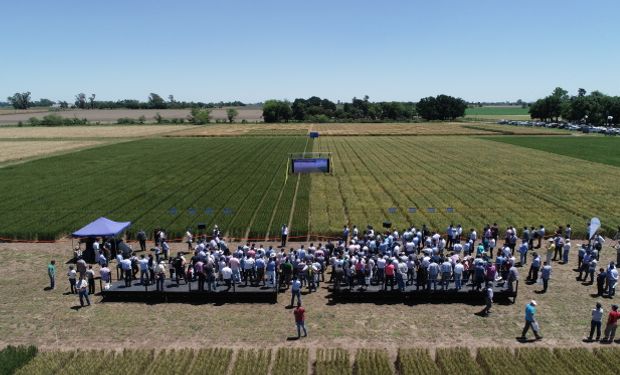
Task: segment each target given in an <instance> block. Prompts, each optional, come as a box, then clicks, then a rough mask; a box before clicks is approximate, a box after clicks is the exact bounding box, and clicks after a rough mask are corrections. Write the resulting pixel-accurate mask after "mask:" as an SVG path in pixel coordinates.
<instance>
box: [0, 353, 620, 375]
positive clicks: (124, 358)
mask: <svg viewBox="0 0 620 375" xmlns="http://www.w3.org/2000/svg"><path fill="white" fill-rule="evenodd" d="M5 350H6V349H5ZM20 350H21V351H23V352H24V354H26V355H28V356H26V357H25V358H19V359H22V360H23V362H17V363H16V365H17V366H13V369H11V370H12V371H5V372H3V374H13V373H15V374H18V375H30V374H32V375H46V374H52V373H65V374H74V373H75V374H98V373H101V372H104V371H105V370H106V369H107V368H109V367H110V365H111V364H110V362H112V363H113V364H114V368H115V369H116V370H117V371H120V372H122V373H124V374H141V373H154V374H167V373H170V372H172V371H175V372H174V373H179V374H180V373H190V374H191V373H204V372H209V373H215V374H226V373H229V372H230V373H232V374H242V375H243V374H249V375H254V374H271V375H309V374H316V375H332V374H333V375H341V374H352V373H355V374H356V375H358V374H359V375H365V374H368V375H392V374H400V375H416V374H429V375H432V374H436V375H440V374H456V373H462V374H467V375H470V374H473V375H494V374H506V373H509V374H517V375H521V374H523V375H530V374H535V373H538V371H543V370H544V373H546V374H560V373H566V372H570V371H579V372H578V373H581V374H587V373H590V370H592V371H594V372H592V373H595V374H601V375H607V374H609V375H611V374H615V373H617V371H618V370H620V359H618V356H620V350H618V349H604V350H602V351H595V352H594V353H593V352H591V351H589V350H588V349H583V348H579V349H556V350H553V351H552V350H549V349H546V348H536V349H533V348H528V349H516V350H515V351H512V350H509V349H500V348H480V349H478V350H477V351H476V353H475V354H474V355H472V354H470V353H469V352H468V349H467V348H458V347H457V348H452V349H438V353H437V354H436V360H434V359H433V358H432V357H431V355H430V352H429V351H428V350H423V349H400V350H399V351H398V358H397V360H396V361H395V362H393V361H391V360H390V359H389V358H388V355H387V352H386V351H384V350H373V349H359V350H357V351H355V352H353V353H350V352H348V351H344V350H340V351H338V352H337V353H338V355H339V356H340V357H337V358H338V359H336V360H334V361H329V362H325V361H324V359H323V358H324V353H325V352H330V351H331V352H334V351H335V350H334V349H327V350H324V349H318V350H317V352H318V354H317V359H316V360H315V361H311V360H310V359H309V357H308V349H285V348H280V349H278V350H277V352H276V353H272V351H270V350H264V349H261V350H252V349H241V350H237V351H236V353H233V350H232V349H226V348H212V349H181V350H168V351H153V350H150V351H147V350H124V351H122V352H105V351H74V352H71V351H70V352H54V351H49V352H41V353H38V354H37V353H36V352H35V353H30V352H28V350H32V348H23V349H22V348H21V347H19V348H16V349H11V351H10V353H7V355H10V354H13V355H16V356H18V355H22V356H23V354H22V353H21V352H20ZM439 351H441V353H439ZM0 353H1V352H0ZM233 355H234V356H233ZM463 356H466V357H463ZM600 356H604V358H605V361H600V359H599V358H600ZM353 358H354V362H353ZM606 360H609V361H610V362H606ZM351 363H353V368H352V367H351ZM470 363H471V364H473V365H474V366H479V367H471V365H469V364H470ZM392 366H395V367H394V368H393V367H392ZM270 369H271V371H270ZM309 369H313V370H312V371H311V370H309ZM396 369H398V371H397V372H396V371H395V370H396ZM453 371H454V372H453ZM582 371H583V372H582Z"/></svg>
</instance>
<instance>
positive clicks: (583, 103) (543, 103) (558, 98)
mask: <svg viewBox="0 0 620 375" xmlns="http://www.w3.org/2000/svg"><path fill="white" fill-rule="evenodd" d="M529 113H530V116H531V117H532V118H535V119H541V120H543V121H558V120H559V119H560V118H562V119H563V120H566V121H571V122H582V123H586V124H606V125H614V126H615V125H618V122H619V121H620V96H609V95H605V94H603V93H602V92H600V91H592V92H591V93H589V94H588V93H587V92H586V90H585V89H582V88H580V89H579V90H577V95H572V96H571V95H569V94H568V91H566V90H564V89H563V88H561V87H556V88H555V90H553V92H552V93H551V94H550V95H548V96H546V97H544V98H542V99H538V100H537V101H535V102H534V103H532V104H531V105H530V110H529Z"/></svg>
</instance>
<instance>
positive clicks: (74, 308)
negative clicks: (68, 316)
mask: <svg viewBox="0 0 620 375" xmlns="http://www.w3.org/2000/svg"><path fill="white" fill-rule="evenodd" d="M82 307H84V306H80V305H75V306H71V310H75V311H80V309H81V308H82Z"/></svg>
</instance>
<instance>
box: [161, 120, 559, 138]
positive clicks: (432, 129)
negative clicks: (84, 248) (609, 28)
mask: <svg viewBox="0 0 620 375" xmlns="http://www.w3.org/2000/svg"><path fill="white" fill-rule="evenodd" d="M311 131H316V132H319V134H320V136H375V135H378V136H382V135H383V136H388V135H390V136H405V135H407V136H418V135H419V136H426V135H444V136H453V135H522V134H526V135H558V134H570V133H569V132H567V131H563V130H558V129H545V128H542V129H540V128H526V127H516V126H503V125H496V124H485V123H477V124H472V123H466V122H465V123H463V122H422V123H333V124H296V123H285V124H216V125H208V126H200V127H194V128H191V129H183V130H180V131H178V132H175V133H171V134H168V135H167V136H170V137H230V136H276V135H277V136H283V135H306V134H308V133H309V132H311Z"/></svg>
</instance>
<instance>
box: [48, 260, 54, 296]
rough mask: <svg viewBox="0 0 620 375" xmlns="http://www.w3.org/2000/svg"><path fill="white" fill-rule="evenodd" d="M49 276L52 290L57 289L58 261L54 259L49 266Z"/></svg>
mask: <svg viewBox="0 0 620 375" xmlns="http://www.w3.org/2000/svg"><path fill="white" fill-rule="evenodd" d="M47 276H49V278H50V289H52V290H54V289H56V261H55V260H53V259H52V261H51V262H50V264H48V265H47Z"/></svg>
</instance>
